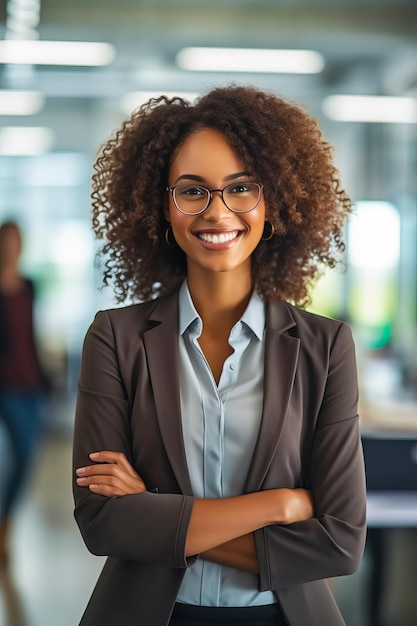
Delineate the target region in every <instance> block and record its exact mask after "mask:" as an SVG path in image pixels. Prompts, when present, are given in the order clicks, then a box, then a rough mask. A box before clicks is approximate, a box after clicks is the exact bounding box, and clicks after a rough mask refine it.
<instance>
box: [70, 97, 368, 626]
mask: <svg viewBox="0 0 417 626" xmlns="http://www.w3.org/2000/svg"><path fill="white" fill-rule="evenodd" d="M330 153H331V149H330V147H329V146H328V145H327V144H326V143H325V142H324V141H323V140H322V138H321V133H320V131H319V129H318V127H317V123H316V122H315V120H313V119H312V118H311V117H310V116H309V115H308V114H306V113H305V112H303V111H302V110H301V109H300V108H299V107H297V106H295V105H293V104H291V103H287V102H285V101H284V100H282V99H280V98H278V97H276V96H275V95H273V94H267V93H264V92H261V91H258V90H256V89H252V88H245V87H229V88H219V89H214V90H213V91H211V92H209V93H208V94H207V95H205V96H203V97H202V98H201V99H199V100H197V102H196V104H195V105H190V104H189V103H187V102H186V101H184V100H182V99H180V98H174V99H167V98H165V97H161V98H160V99H157V100H153V101H150V103H148V105H145V106H144V107H142V108H141V109H140V110H139V111H137V112H135V113H133V115H132V117H131V118H130V119H129V120H127V121H126V122H125V124H124V125H123V126H122V128H121V129H120V130H119V131H118V132H117V133H116V134H115V136H114V137H113V138H112V139H110V140H109V142H108V143H107V144H105V146H104V147H103V149H102V151H101V153H100V155H99V158H98V160H97V163H96V173H95V175H94V176H93V224H94V227H95V231H96V233H97V235H98V236H99V237H101V238H103V239H104V240H105V244H104V249H103V251H104V253H105V254H106V258H107V261H106V265H105V281H107V282H108V281H109V280H110V279H112V280H114V283H115V286H116V293H117V295H118V296H119V299H120V301H122V300H124V299H125V298H126V297H127V296H129V295H133V296H134V297H135V299H137V300H138V301H139V302H142V303H141V304H136V305H133V306H128V307H123V308H118V309H113V310H111V311H101V312H100V313H98V314H97V316H96V318H95V321H94V322H93V324H92V325H91V327H90V329H89V331H88V332H87V336H86V339H85V343H84V349H83V357H82V364H81V371H80V377H79V390H78V400H77V409H76V419H75V434H74V495H75V504H76V506H75V516H76V520H77V522H78V525H79V527H80V530H81V533H82V535H83V538H84V541H85V542H86V545H87V546H88V548H89V549H90V550H91V552H93V553H94V554H99V555H107V556H108V557H109V558H108V559H107V561H106V564H105V566H104V569H103V571H102V574H101V575H100V577H99V580H98V583H97V585H96V588H95V590H94V592H93V595H92V597H91V599H90V602H89V604H88V606H87V609H86V611H85V613H84V616H83V617H82V619H81V624H82V626H97V625H98V624H100V625H101V626H114V624H119V623H120V624H123V625H124V626H134V625H135V626H136V625H138V624H142V625H143V626H148V625H150V624H152V626H166V625H167V624H170V625H171V626H185V625H186V624H192V625H193V626H197V625H199V624H204V625H206V626H210V625H212V624H213V625H214V624H217V625H220V624H222V625H223V624H224V625H225V624H232V623H233V624H237V623H239V624H240V626H248V625H249V624H252V625H256V626H279V625H284V624H285V625H287V626H288V625H290V626H306V625H307V624H308V625H309V626H339V625H341V624H344V621H343V618H342V616H341V614H340V612H339V610H338V608H337V606H336V603H335V600H334V598H333V595H332V593H331V591H330V590H329V586H328V584H327V581H326V580H325V579H327V578H330V577H333V576H340V575H345V574H349V573H352V572H353V571H354V570H355V569H356V568H357V567H358V565H359V563H360V561H361V558H362V553H363V548H364V539H365V503H366V497H365V495H366V494H365V480H364V467H363V456H362V448H361V442H360V431H359V419H358V414H357V401H358V387H357V378H356V365H355V354H354V345H353V341H352V336H351V331H350V329H349V327H348V326H347V325H346V324H344V323H343V322H340V321H336V320H330V319H326V318H323V317H320V316H317V315H313V314H311V313H307V312H306V311H304V310H302V308H300V307H303V306H305V305H306V303H307V302H308V289H309V286H310V285H311V282H312V280H313V278H315V277H316V275H317V274H318V272H319V270H320V268H321V267H322V266H323V265H330V266H332V265H333V264H334V263H335V254H336V252H340V251H341V250H343V242H342V231H343V225H344V223H345V221H346V219H347V217H348V214H349V212H350V200H349V198H348V196H347V194H346V193H345V191H344V190H343V188H342V186H341V184H340V180H339V176H338V173H337V171H336V169H335V167H334V166H333V164H332V161H331V156H330ZM288 301H291V302H292V303H293V304H289V303H288ZM294 303H295V304H298V305H299V306H298V307H297V306H294Z"/></svg>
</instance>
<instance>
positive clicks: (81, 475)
mask: <svg viewBox="0 0 417 626" xmlns="http://www.w3.org/2000/svg"><path fill="white" fill-rule="evenodd" d="M90 459H91V460H92V461H94V465H87V466H86V467H79V468H78V469H77V470H76V474H77V485H78V486H79V487H88V488H89V489H90V491H93V492H94V493H97V494H100V495H101V496H106V497H108V498H109V497H112V496H125V495H127V494H134V493H142V492H144V491H146V485H145V483H144V482H143V480H142V478H141V477H140V476H139V474H138V473H137V472H136V471H135V470H134V469H133V467H132V466H131V464H130V463H129V461H128V460H127V459H126V456H125V455H124V454H123V452H113V451H110V450H102V451H100V452H93V453H91V454H90Z"/></svg>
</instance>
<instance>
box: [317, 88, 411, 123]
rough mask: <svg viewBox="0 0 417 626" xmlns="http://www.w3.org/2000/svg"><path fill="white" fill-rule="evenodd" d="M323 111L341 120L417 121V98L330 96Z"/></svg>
mask: <svg viewBox="0 0 417 626" xmlns="http://www.w3.org/2000/svg"><path fill="white" fill-rule="evenodd" d="M323 111H324V113H325V114H326V115H327V117H329V118H330V119H332V120H336V121H339V122H382V123H394V124H416V123H417V98H401V97H392V96H350V95H335V96H329V97H328V98H326V99H325V100H324V102H323Z"/></svg>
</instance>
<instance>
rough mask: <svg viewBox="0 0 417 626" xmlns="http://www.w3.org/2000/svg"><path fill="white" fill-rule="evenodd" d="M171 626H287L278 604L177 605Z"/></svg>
mask: <svg viewBox="0 0 417 626" xmlns="http://www.w3.org/2000/svg"><path fill="white" fill-rule="evenodd" d="M169 624H170V626H194V625H195V626H197V625H199V624H201V625H202V626H212V625H213V626H214V625H215V626H230V625H232V624H235V625H236V626H255V625H256V626H287V625H288V622H287V621H286V619H285V617H284V616H283V614H282V611H281V609H280V606H279V605H278V604H267V605H263V606H249V607H212V606H194V605H191V604H180V603H177V604H176V605H175V607H174V611H173V613H172V617H171V621H170V622H169Z"/></svg>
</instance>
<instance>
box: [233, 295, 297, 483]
mask: <svg viewBox="0 0 417 626" xmlns="http://www.w3.org/2000/svg"><path fill="white" fill-rule="evenodd" d="M293 326H295V322H294V319H293V317H292V315H291V312H290V309H289V307H288V305H287V304H286V303H284V302H279V303H276V304H271V305H269V307H268V314H267V324H266V335H265V373H264V403H263V411H262V420H261V426H260V430H259V435H258V440H257V443H256V447H255V451H254V454H253V458H252V462H251V466H250V469H249V473H248V478H247V480H246V485H245V492H251V491H258V490H259V489H260V487H261V485H262V482H263V480H264V478H265V475H266V473H267V471H268V469H269V467H270V465H271V462H272V459H273V457H274V454H275V451H276V449H277V446H278V444H279V440H280V437H281V433H282V429H283V428H284V425H285V420H286V417H287V410H288V404H289V401H290V397H291V393H292V389H293V384H294V377H295V371H296V367H297V361H298V353H299V344H300V341H299V339H298V338H296V337H291V336H290V335H288V334H287V333H286V332H285V331H287V330H288V329H289V328H291V327H293Z"/></svg>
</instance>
